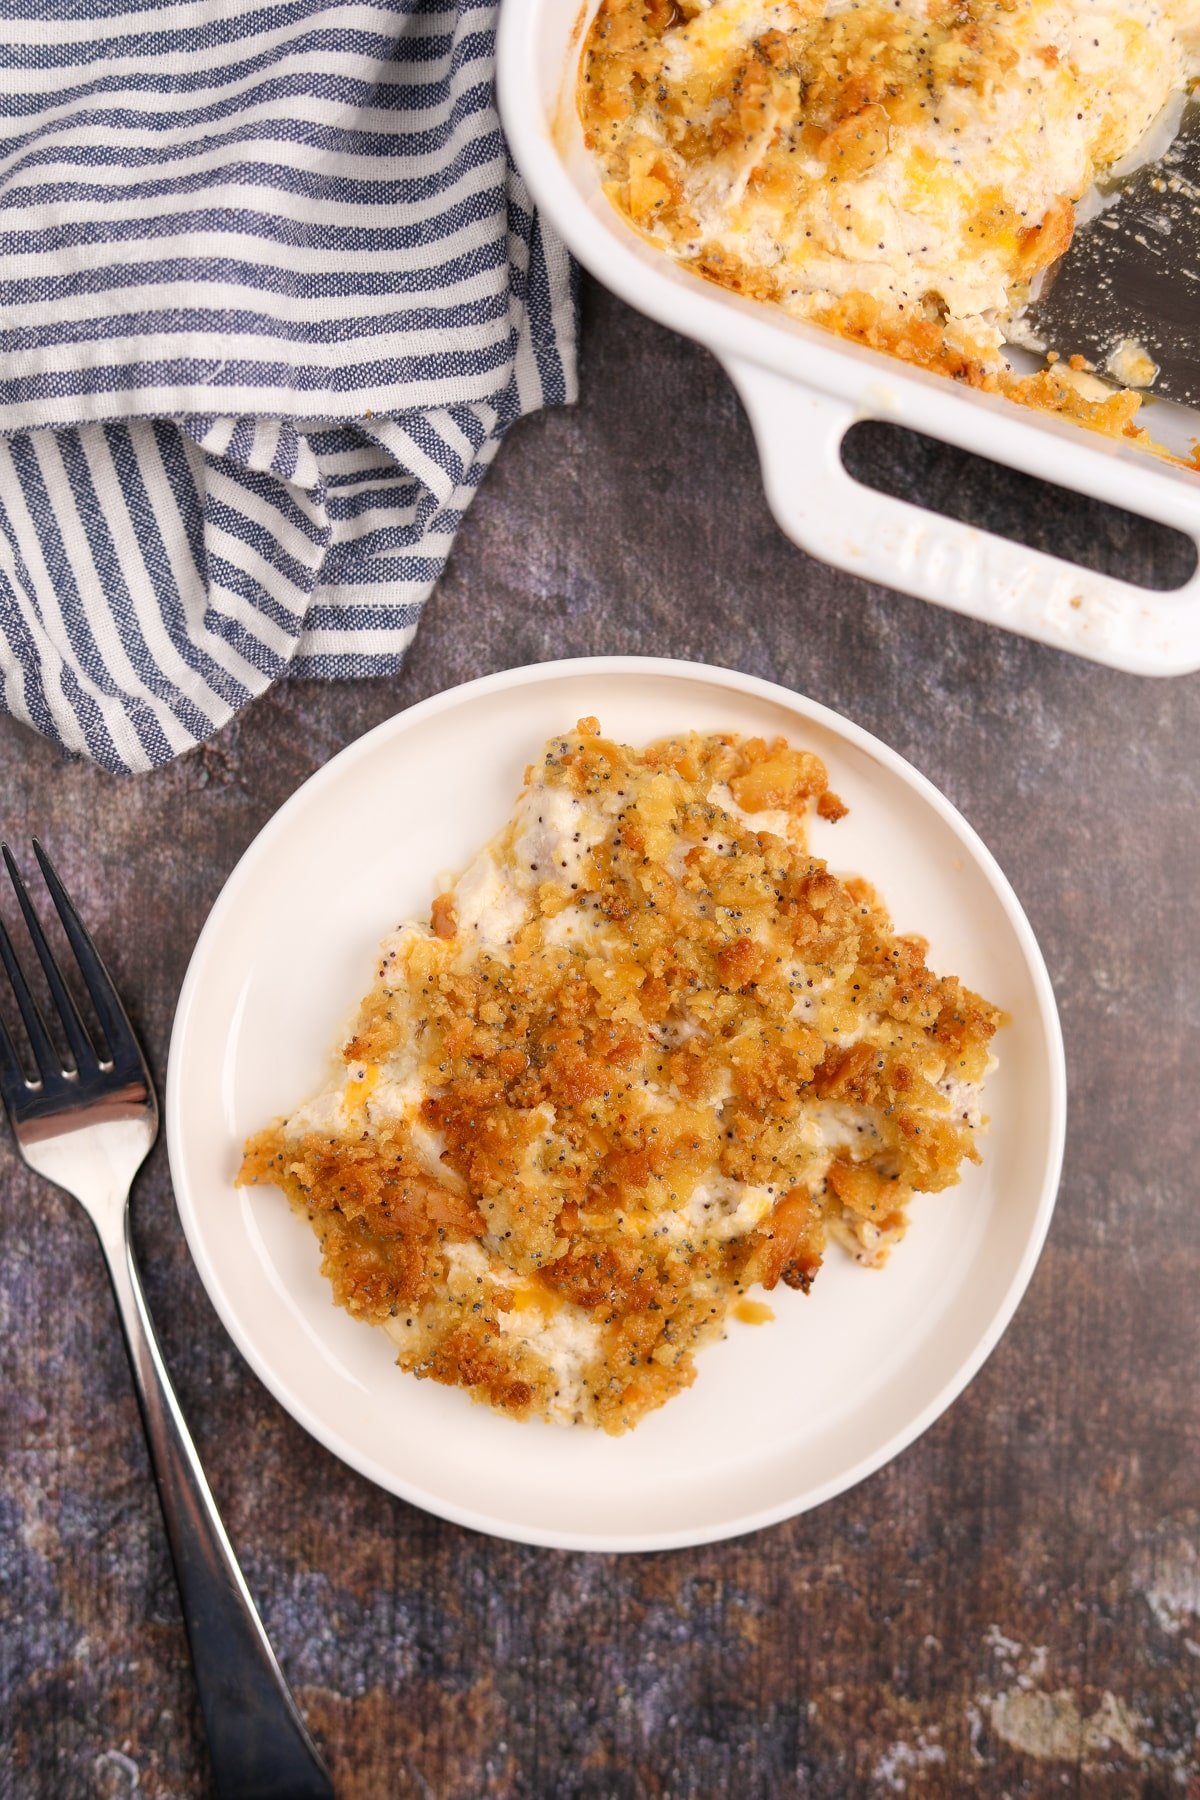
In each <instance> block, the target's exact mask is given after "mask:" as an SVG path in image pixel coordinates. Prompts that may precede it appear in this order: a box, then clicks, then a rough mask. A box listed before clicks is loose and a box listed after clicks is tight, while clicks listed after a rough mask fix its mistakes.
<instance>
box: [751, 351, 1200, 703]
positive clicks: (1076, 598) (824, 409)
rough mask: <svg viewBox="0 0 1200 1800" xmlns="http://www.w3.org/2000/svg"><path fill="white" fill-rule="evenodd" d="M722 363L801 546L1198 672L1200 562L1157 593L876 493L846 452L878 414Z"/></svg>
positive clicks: (978, 612) (1076, 645)
mask: <svg viewBox="0 0 1200 1800" xmlns="http://www.w3.org/2000/svg"><path fill="white" fill-rule="evenodd" d="M722 361H723V362H724V365H725V368H726V370H727V372H728V374H729V376H730V379H731V380H732V381H733V384H734V386H735V387H736V388H737V391H738V393H739V394H740V396H741V399H742V403H743V405H744V406H745V408H746V412H747V414H748V416H749V419H750V424H751V426H752V428H753V431H754V437H755V442H756V443H757V445H758V453H759V456H760V458H761V460H762V472H763V483H764V486H765V488H766V494H767V501H768V504H769V505H770V508H771V511H772V512H773V513H774V515H775V518H776V520H777V521H778V523H779V525H780V526H781V528H782V529H783V530H784V531H785V532H786V533H787V535H788V537H790V538H791V539H792V541H793V542H794V543H796V544H799V545H800V547H801V549H803V550H807V551H809V552H810V554H811V555H813V556H817V557H820V559H821V560H822V561H823V562H827V563H833V564H834V565H835V566H836V567H837V568H840V569H846V570H848V571H849V572H850V573H851V574H854V575H861V576H862V577H863V579H864V580H865V581H874V582H878V583H880V584H881V585H882V586H884V587H891V588H898V589H900V590H901V592H903V593H907V594H915V595H917V596H918V597H919V598H920V599H923V600H932V601H934V602H935V603H936V604H937V605H939V606H947V607H951V608H952V609H953V610H954V611H955V612H960V613H966V614H968V615H969V616H970V617H971V618H974V619H983V620H986V621H987V622H988V623H989V624H993V625H1002V626H1005V627H1007V629H1008V630H1010V631H1018V632H1021V633H1023V634H1024V635H1025V636H1026V637H1032V638H1038V639H1039V640H1040V641H1041V642H1042V643H1044V644H1054V645H1056V646H1057V647H1058V648H1060V649H1063V650H1070V651H1073V652H1074V653H1075V655H1077V656H1086V657H1090V658H1091V659H1092V660H1093V661H1094V662H1100V663H1107V664H1109V665H1110V666H1111V667H1113V668H1119V669H1126V670H1129V671H1130V672H1131V673H1134V674H1140V675H1182V674H1186V673H1188V672H1189V671H1190V670H1193V669H1196V668H1200V563H1198V565H1197V568H1196V570H1195V572H1194V573H1193V574H1192V576H1191V577H1190V579H1189V580H1188V582H1187V584H1186V586H1184V587H1182V588H1175V589H1173V590H1172V591H1171V592H1170V593H1166V594H1163V593H1154V592H1151V591H1150V590H1148V589H1146V588H1141V587H1135V586H1134V585H1133V584H1132V583H1131V582H1125V581H1119V580H1117V579H1116V578H1115V577H1113V576H1111V575H1101V574H1097V573H1093V572H1092V571H1091V570H1088V569H1081V568H1079V567H1078V566H1077V565H1076V564H1074V563H1069V562H1064V561H1062V560H1061V559H1060V558H1058V557H1056V556H1050V555H1048V554H1046V552H1044V551H1041V550H1033V549H1030V548H1028V547H1027V546H1025V545H1023V544H1014V543H1012V542H1010V541H1009V539H1008V538H1002V537H996V536H995V535H994V534H993V533H991V532H988V531H982V530H979V529H978V528H976V527H975V526H972V525H966V524H963V523H962V522H961V521H959V520H957V519H949V518H946V517H944V516H943V515H942V514H940V513H933V512H927V511H926V510H925V509H924V508H923V507H921V506H916V505H913V504H912V503H911V502H909V501H907V500H900V499H897V498H895V497H893V496H892V495H890V494H881V493H878V492H877V491H876V490H875V489H874V488H869V487H864V486H863V485H862V484H861V483H860V482H858V481H855V480H854V478H853V477H852V476H851V475H849V474H848V473H847V471H846V469H845V467H844V466H843V463H842V460H841V443H842V439H843V437H844V436H845V434H846V432H847V431H848V429H849V428H850V426H851V425H853V424H855V423H856V422H857V421H858V420H860V419H862V418H864V417H869V416H871V415H870V414H867V413H863V412H860V411H856V410H855V408H854V407H853V406H852V405H851V404H850V403H849V402H848V401H846V400H842V399H838V398H837V397H835V396H833V395H830V394H825V393H821V392H819V391H818V390H817V389H815V388H810V387H807V386H804V385H803V384H801V383H800V382H798V381H794V380H792V379H790V378H789V377H787V376H784V375H778V374H776V373H775V372H774V371H773V370H770V369H764V368H762V367H760V366H759V365H758V364H756V363H750V362H743V361H742V360H741V359H740V358H738V357H724V358H722ZM1197 547H1198V550H1200V544H1198V546H1197Z"/></svg>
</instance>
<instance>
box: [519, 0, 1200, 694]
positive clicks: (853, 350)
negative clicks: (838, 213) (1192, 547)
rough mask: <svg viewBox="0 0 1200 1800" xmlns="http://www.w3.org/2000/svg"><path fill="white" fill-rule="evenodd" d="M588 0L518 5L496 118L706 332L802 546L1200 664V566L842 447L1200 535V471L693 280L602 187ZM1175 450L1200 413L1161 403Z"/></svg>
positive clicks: (1112, 642)
mask: <svg viewBox="0 0 1200 1800" xmlns="http://www.w3.org/2000/svg"><path fill="white" fill-rule="evenodd" d="M595 5H596V0H590V3H589V4H587V5H586V6H585V7H584V9H583V11H582V12H581V11H580V7H579V0H503V5H502V7H501V18H500V37H499V48H498V80H499V95H500V112H501V117H502V120H503V123H504V129H505V132H506V134H507V136H508V141H509V144H510V146H511V149H512V153H513V156H514V157H515V159H516V162H517V165H518V167H519V168H520V170H521V172H522V174H523V175H524V176H525V179H526V181H527V182H528V184H529V187H530V190H531V192H532V194H533V197H534V200H535V201H536V203H537V204H538V205H539V206H540V207H541V209H542V212H543V213H544V215H545V217H546V218H547V219H548V220H549V222H550V223H551V224H552V225H553V226H554V228H555V229H556V230H557V231H558V232H559V234H560V236H561V237H562V238H563V239H564V240H565V241H566V243H567V244H568V246H569V247H570V249H571V250H572V251H573V252H574V253H575V255H576V256H577V257H578V258H579V261H580V262H581V263H583V265H584V266H585V268H587V269H589V270H590V271H591V272H592V274H593V275H595V276H596V277H597V278H598V279H599V280H601V281H603V282H604V283H605V284H606V285H607V286H608V287H610V288H612V290H613V291H614V292H615V293H617V294H619V295H620V296H621V298H622V299H624V300H627V301H628V302H629V304H630V305H632V306H636V307H638V308H640V309H641V311H642V312H644V313H647V314H649V316H650V317H651V318H654V319H657V320H659V321H660V322H661V323H662V324H664V325H668V326H671V327H672V328H673V329H674V330H676V331H680V332H683V333H684V334H685V335H686V336H688V337H691V338H695V339H696V341H697V342H698V343H701V344H705V345H707V347H708V348H709V349H710V350H711V351H712V352H713V354H714V355H715V356H716V357H717V358H718V359H719V360H720V362H721V363H722V364H723V365H724V367H725V369H726V371H727V372H728V374H729V376H730V379H731V380H732V381H733V383H734V385H735V387H736V388H737V391H738V393H739V394H740V396H741V398H742V402H743V404H744V405H745V408H746V411H747V413H748V415H749V418H750V423H751V425H752V427H753V430H754V435H755V439H756V442H757V444H758V450H759V455H760V457H761V459H762V469H763V480H764V483H765V486H766V493H767V499H768V501H769V502H770V506H771V510H772V511H773V513H774V515H775V517H776V519H777V520H778V521H779V524H780V525H781V526H782V528H783V530H784V531H785V532H786V533H787V534H788V536H789V537H790V538H792V540H793V541H794V542H795V543H797V544H799V545H800V546H801V547H802V548H803V549H805V550H807V551H809V552H810V553H811V554H812V555H814V556H818V557H821V558H822V559H823V560H824V561H825V562H829V563H834V564H836V565H837V566H838V567H840V568H843V569H848V570H850V571H852V572H853V573H854V574H857V575H861V576H863V577H864V578H865V579H867V580H869V581H876V582H880V583H882V584H883V585H885V586H887V587H894V588H899V589H902V590H903V591H905V592H907V593H911V594H917V595H920V596H921V597H922V598H924V599H926V600H933V601H936V602H937V603H938V604H939V605H941V606H948V607H952V608H954V610H955V611H957V612H961V613H968V614H970V615H971V616H972V617H973V618H977V619H985V620H988V621H990V622H991V623H993V624H996V625H1003V626H1005V627H1007V629H1008V630H1010V631H1017V632H1021V633H1023V634H1024V635H1025V636H1027V637H1032V638H1038V639H1040V640H1041V641H1042V642H1043V643H1047V644H1055V645H1057V646H1059V647H1060V648H1062V649H1064V650H1070V651H1073V652H1075V653H1076V654H1077V655H1080V656H1086V657H1090V658H1092V659H1093V660H1095V661H1096V662H1102V663H1108V664H1110V665H1111V666H1113V667H1115V668H1119V669H1126V670H1129V671H1131V672H1133V673H1137V674H1142V675H1180V674H1185V673H1187V672H1189V671H1191V670H1193V669H1197V668H1200V565H1198V566H1197V569H1196V571H1195V572H1194V573H1193V575H1192V576H1191V578H1190V579H1189V581H1188V582H1187V584H1186V585H1185V586H1183V587H1181V588H1176V589H1174V590H1172V591H1171V592H1168V593H1154V592H1149V591H1148V590H1146V589H1144V588H1141V587H1136V586H1134V585H1133V584H1131V583H1128V582H1124V581H1120V580H1117V579H1114V578H1113V577H1112V576H1109V575H1102V574H1097V573H1093V572H1091V571H1089V570H1086V569H1082V568H1079V567H1078V566H1077V565H1075V564H1074V563H1069V562H1065V561H1062V560H1060V559H1059V558H1057V557H1054V556H1050V555H1046V554H1045V553H1043V552H1041V551H1037V550H1032V549H1027V548H1025V547H1024V546H1022V545H1019V544H1014V543H1011V542H1010V541H1009V540H1008V539H1006V538H1001V537H996V536H994V535H992V534H991V533H989V532H985V531H980V530H977V529H975V528H974V527H972V526H970V525H966V524H963V523H961V522H959V521H958V520H955V519H948V518H945V517H943V516H941V515H940V514H936V513H932V512H928V511H926V510H925V509H923V508H922V507H920V506H915V505H912V504H910V503H909V502H907V501H904V500H900V499H896V498H893V497H892V496H889V495H885V494H881V493H877V492H876V491H875V490H874V489H872V488H867V487H864V486H863V485H861V484H860V483H859V482H857V481H855V480H854V479H853V478H852V477H851V476H850V475H849V474H848V473H847V471H846V469H845V467H844V466H843V463H842V460H841V442H842V439H843V437H844V436H845V433H846V431H847V430H848V428H849V427H850V426H851V425H852V424H854V423H855V421H856V420H859V419H884V420H889V421H891V422H893V423H896V424H900V425H906V426H910V427H912V428H913V429H914V430H917V431H922V432H925V433H927V434H928V435H929V436H931V437H934V438H939V439H942V440H944V441H945V442H947V443H951V444H957V445H959V446H961V447H962V448H963V449H964V450H968V451H973V452H975V453H976V454H978V455H980V456H986V457H990V458H991V459H992V460H993V461H995V462H1000V463H1007V464H1008V465H1009V466H1010V467H1012V468H1014V469H1019V470H1022V471H1023V472H1024V473H1026V474H1030V475H1035V476H1040V477H1042V478H1043V479H1045V480H1047V481H1052V482H1055V483H1057V484H1058V485H1060V486H1063V487H1069V488H1074V489H1075V490H1076V491H1078V492H1079V493H1081V494H1089V495H1092V496H1094V497H1095V498H1097V499H1099V500H1104V501H1109V502H1111V503H1112V504H1114V505H1116V506H1121V507H1124V508H1127V509H1128V510H1129V511H1131V512H1135V513H1140V514H1143V515H1144V516H1145V517H1146V518H1149V519H1155V520H1158V521H1159V522H1160V523H1161V524H1164V525H1170V526H1174V527H1175V528H1176V529H1177V530H1179V531H1182V532H1185V533H1186V534H1187V536H1188V537H1190V538H1191V539H1192V541H1193V542H1194V543H1196V544H1197V546H1198V548H1200V476H1197V475H1196V474H1193V473H1192V472H1190V471H1187V470H1184V469H1179V468H1176V467H1174V466H1173V465H1171V464H1169V463H1165V462H1161V461H1158V460H1156V459H1154V458H1152V457H1149V456H1146V455H1145V454H1144V453H1142V452H1139V451H1136V450H1134V449H1132V448H1129V447H1126V446H1123V445H1121V444H1118V443H1115V442H1112V441H1110V440H1108V439H1105V438H1101V437H1098V436H1096V435H1094V434H1091V433H1087V432H1084V431H1082V430H1080V429H1079V428H1078V427H1075V426H1072V425H1070V424H1068V423H1066V422H1064V421H1062V420H1058V419H1054V418H1050V417H1047V416H1044V415H1040V414H1037V413H1033V412H1026V411H1025V410H1024V409H1022V408H1020V407H1018V406H1015V405H1013V404H1012V403H1011V402H1009V401H1007V400H1004V399H1003V398H1001V397H999V396H996V395H990V394H981V393H977V392H975V391H973V390H970V389H967V388H962V387H959V386H958V385H957V384H955V383H953V382H951V381H948V380H946V379H944V378H942V377H939V376H935V375H927V374H925V373H924V372H923V371H921V370H917V369H910V368H908V367H906V366H905V365H903V364H901V363H899V362H897V361H895V360H893V359H892V358H890V357H887V356H883V355H880V354H878V353H876V352H874V351H871V350H867V349H864V348H861V347H860V346H858V345H856V344H850V343H847V342H843V341H841V340H839V339H838V338H836V337H834V336H832V335H831V334H829V333H827V332H824V331H821V330H819V329H818V328H816V327H814V326H809V325H805V324H802V323H800V322H798V321H794V320H791V319H788V318H787V317H786V316H785V315H784V314H782V313H780V312H778V311H776V310H775V309H773V308H771V307H767V306H763V305H761V304H759V303H756V302H754V301H748V300H744V299H743V298H742V297H741V296H740V295H737V294H733V293H729V292H726V291H725V290H724V289H722V288H719V287H716V286H715V285H713V284H712V283H709V282H706V281H704V280H702V279H700V278H699V277H697V276H695V275H692V274H689V273H688V272H687V271H686V270H684V269H682V268H679V267H678V266H676V265H675V264H674V263H673V262H672V261H671V260H670V258H669V257H667V256H665V255H664V254H663V253H662V252H661V251H659V250H656V249H654V248H652V247H651V246H650V245H649V244H646V243H645V242H643V240H642V239H641V238H640V237H639V236H638V235H637V233H636V232H634V231H633V230H631V229H630V228H629V227H628V226H627V225H626V224H625V223H624V221H623V220H622V219H621V218H620V216H619V215H618V214H617V213H616V212H615V211H614V209H613V208H612V207H611V206H610V205H609V203H608V201H607V200H606V199H605V197H604V194H603V191H602V189H601V187H600V184H599V180H598V178H597V174H596V168H595V164H594V162H593V159H592V158H591V156H590V155H589V153H588V151H587V150H586V148H585V146H584V143H583V135H582V131H581V129H580V125H579V119H578V115H577V113H576V109H575V102H574V87H575V80H576V74H577V71H578V63H579V51H580V44H581V41H582V39H583V36H584V34H585V32H586V29H587V26H588V24H589V23H590V20H591V17H592V14H593V12H594V10H595ZM1149 422H1150V423H1151V425H1152V428H1153V431H1154V434H1155V435H1156V436H1157V437H1158V438H1159V440H1160V441H1162V442H1165V443H1167V444H1168V445H1169V446H1170V447H1171V448H1172V449H1177V450H1182V451H1185V452H1186V450H1187V449H1188V447H1189V439H1190V437H1191V436H1197V437H1200V417H1198V416H1197V415H1196V414H1195V413H1191V412H1188V411H1187V410H1186V409H1183V408H1178V407H1172V406H1170V405H1167V404H1163V403H1158V404H1156V405H1155V406H1154V408H1153V417H1152V419H1151V420H1150V421H1149Z"/></svg>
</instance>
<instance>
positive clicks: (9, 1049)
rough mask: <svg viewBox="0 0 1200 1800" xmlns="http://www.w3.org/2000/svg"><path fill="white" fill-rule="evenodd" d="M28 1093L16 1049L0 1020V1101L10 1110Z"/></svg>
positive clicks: (27, 1085) (27, 1084) (6, 1028)
mask: <svg viewBox="0 0 1200 1800" xmlns="http://www.w3.org/2000/svg"><path fill="white" fill-rule="evenodd" d="M28 1091H29V1083H28V1081H27V1080H26V1078H25V1071H24V1069H23V1068H22V1067H21V1059H20V1057H19V1056H18V1055H17V1047H16V1045H15V1044H14V1043H13V1041H12V1039H11V1038H10V1037H9V1035H8V1027H7V1025H6V1024H5V1023H4V1020H3V1019H0V1100H3V1101H4V1104H5V1106H6V1107H8V1108H10V1109H11V1108H12V1107H14V1106H15V1105H16V1104H17V1102H18V1100H20V1099H23V1098H24V1097H25V1096H26V1095H27V1094H28Z"/></svg>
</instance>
